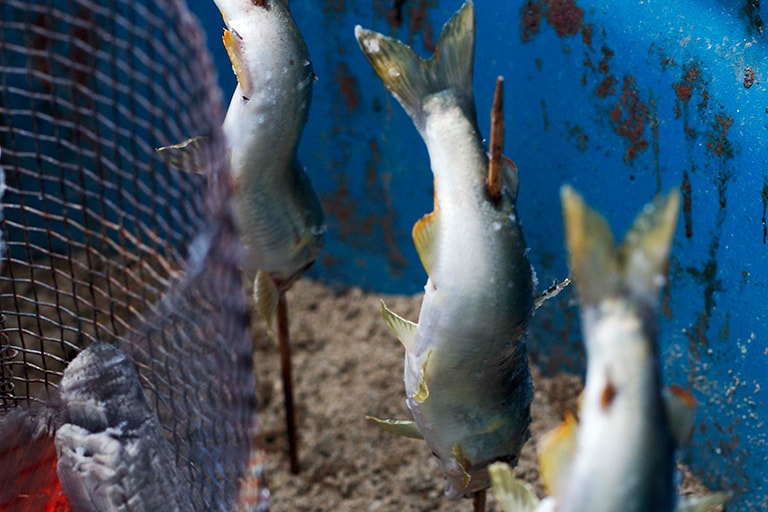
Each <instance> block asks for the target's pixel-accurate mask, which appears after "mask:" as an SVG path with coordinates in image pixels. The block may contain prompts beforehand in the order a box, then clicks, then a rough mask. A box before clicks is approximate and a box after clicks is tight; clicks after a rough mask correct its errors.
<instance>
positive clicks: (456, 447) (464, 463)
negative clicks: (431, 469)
mask: <svg viewBox="0 0 768 512" xmlns="http://www.w3.org/2000/svg"><path fill="white" fill-rule="evenodd" d="M451 455H453V458H454V460H456V464H457V465H458V466H459V469H460V470H461V479H462V482H461V483H462V485H464V488H465V489H466V488H467V486H469V482H470V481H471V480H472V475H470V474H469V465H470V462H469V459H467V457H466V455H464V449H463V448H462V447H461V445H460V444H459V443H454V444H453V446H451Z"/></svg>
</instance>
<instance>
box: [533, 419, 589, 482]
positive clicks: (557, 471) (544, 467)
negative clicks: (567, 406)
mask: <svg viewBox="0 0 768 512" xmlns="http://www.w3.org/2000/svg"><path fill="white" fill-rule="evenodd" d="M578 426H579V425H578V422H577V420H576V417H575V416H574V415H573V414H571V413H566V415H565V419H564V420H563V422H562V423H561V424H560V426H558V427H557V428H555V429H554V430H552V431H551V432H548V433H547V434H545V435H544V436H543V437H542V438H541V440H540V441H539V446H538V449H539V467H540V469H541V480H542V482H544V488H545V489H546V491H547V493H548V494H551V495H555V496H557V495H559V494H560V491H561V490H562V487H563V482H564V481H565V479H566V478H567V473H568V470H569V467H570V465H571V460H573V455H574V452H575V450H576V433H577V431H578Z"/></svg>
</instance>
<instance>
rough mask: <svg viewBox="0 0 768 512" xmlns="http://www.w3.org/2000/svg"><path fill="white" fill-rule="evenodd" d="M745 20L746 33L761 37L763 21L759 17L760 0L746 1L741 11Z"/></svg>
mask: <svg viewBox="0 0 768 512" xmlns="http://www.w3.org/2000/svg"><path fill="white" fill-rule="evenodd" d="M742 12H743V13H744V15H745V16H746V19H747V33H751V32H756V33H757V34H758V35H763V19H762V18H761V17H760V0H746V2H745V4H744V9H743V11H742Z"/></svg>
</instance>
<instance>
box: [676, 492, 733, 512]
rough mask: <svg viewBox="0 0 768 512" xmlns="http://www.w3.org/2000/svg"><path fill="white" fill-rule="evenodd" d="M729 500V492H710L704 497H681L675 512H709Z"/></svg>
mask: <svg viewBox="0 0 768 512" xmlns="http://www.w3.org/2000/svg"><path fill="white" fill-rule="evenodd" d="M730 498H731V493H729V492H712V493H709V494H705V495H704V496H681V497H680V499H679V500H678V502H677V507H675V512H710V511H712V510H714V509H715V508H717V507H719V506H720V505H724V504H725V502H726V501H728V500H729V499H730Z"/></svg>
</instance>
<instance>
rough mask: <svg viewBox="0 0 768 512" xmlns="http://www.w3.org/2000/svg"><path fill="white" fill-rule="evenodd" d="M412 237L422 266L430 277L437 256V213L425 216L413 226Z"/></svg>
mask: <svg viewBox="0 0 768 512" xmlns="http://www.w3.org/2000/svg"><path fill="white" fill-rule="evenodd" d="M412 236H413V243H414V245H415V246H416V252H417V253H418V255H419V259H420V260H421V264H422V266H423V267H424V270H425V271H426V272H427V275H429V269H430V268H431V267H432V262H433V259H434V254H435V253H434V247H435V238H437V215H436V211H435V212H432V213H428V214H426V215H424V216H423V217H422V218H420V219H419V220H418V221H417V222H416V224H414V225H413V232H412Z"/></svg>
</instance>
